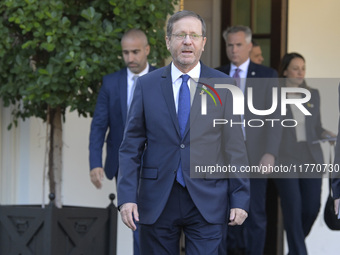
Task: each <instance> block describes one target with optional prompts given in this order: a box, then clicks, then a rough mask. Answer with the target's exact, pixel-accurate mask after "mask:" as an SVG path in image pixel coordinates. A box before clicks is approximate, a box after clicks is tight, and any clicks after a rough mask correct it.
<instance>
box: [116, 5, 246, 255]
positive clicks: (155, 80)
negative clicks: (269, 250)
mask: <svg viewBox="0 0 340 255" xmlns="http://www.w3.org/2000/svg"><path fill="white" fill-rule="evenodd" d="M205 34H206V26H205V22H204V20H203V19H202V18H201V17H200V16H199V15H197V14H196V13H194V12H191V11H180V12H177V13H176V14H174V15H173V16H171V17H170V19H169V21H168V24H167V36H166V44H167V48H168V50H169V51H170V53H171V56H172V59H173V62H172V63H171V64H170V65H168V66H166V67H163V68H160V69H158V70H156V71H153V72H151V73H150V74H147V75H145V76H143V77H141V78H139V79H138V81H137V87H136V92H135V96H134V98H133V101H132V104H131V110H130V113H129V117H128V122H127V126H126V129H125V133H124V138H123V142H122V145H121V147H120V151H119V162H120V171H119V173H118V206H119V209H120V214H121V217H122V220H123V222H124V223H125V224H126V225H127V226H128V227H129V228H131V229H133V230H135V229H136V226H135V224H134V219H135V220H136V221H139V237H140V248H141V254H144V255H150V254H157V255H158V254H179V239H180V235H181V232H182V231H183V232H184V234H185V237H186V243H185V249H186V254H188V255H192V254H195V255H199V254H202V255H206V254H210V255H213V254H216V255H217V254H218V246H219V244H220V242H221V239H222V232H223V230H224V229H225V228H226V222H227V220H228V218H229V224H230V225H238V224H242V223H243V221H244V220H245V218H246V217H247V212H246V210H248V202H249V180H248V179H246V178H239V177H238V176H237V175H236V176H233V178H225V177H226V176H222V178H219V177H220V176H219V177H216V176H215V175H213V174H210V173H202V176H200V177H203V178H192V176H191V175H192V174H193V173H192V172H190V171H192V169H193V166H194V164H196V160H197V162H199V163H198V164H204V163H206V161H209V162H211V164H220V165H224V166H227V165H229V166H233V167H235V169H237V170H239V169H240V168H241V166H242V165H247V155H246V150H245V145H244V141H243V137H242V131H241V129H240V127H239V126H236V127H235V126H233V127H230V126H228V125H219V126H218V127H215V128H214V127H213V125H212V124H213V123H212V121H213V119H231V120H234V121H239V116H238V115H233V114H232V97H231V93H230V91H229V90H227V89H220V90H218V93H219V97H220V98H222V100H223V107H222V106H219V107H218V106H215V105H214V103H213V100H212V99H211V98H210V100H207V114H206V115H202V114H201V95H200V94H201V93H200V91H201V89H202V88H203V87H202V83H201V81H202V78H209V79H207V80H208V81H205V82H204V83H205V84H206V85H205V86H214V84H213V82H210V81H211V80H213V79H212V78H225V79H227V81H226V82H227V83H230V82H233V81H232V80H231V79H229V78H228V76H226V75H225V74H223V73H221V72H218V71H216V70H214V69H211V68H208V67H206V66H205V65H203V64H202V63H201V62H200V61H199V60H200V57H201V54H202V51H203V50H204V45H205V42H206V37H205ZM194 78H196V79H199V80H198V82H196V81H195V80H194ZM209 83H210V84H209ZM189 88H191V90H190V91H195V92H194V93H190V92H189ZM192 88H193V89H192ZM196 88H197V89H196ZM216 90H217V89H216ZM189 114H190V117H189ZM202 149H204V153H205V154H203V153H202ZM193 162H194V163H193ZM209 164H210V163H209ZM198 166H200V165H198ZM209 177H212V178H209Z"/></svg>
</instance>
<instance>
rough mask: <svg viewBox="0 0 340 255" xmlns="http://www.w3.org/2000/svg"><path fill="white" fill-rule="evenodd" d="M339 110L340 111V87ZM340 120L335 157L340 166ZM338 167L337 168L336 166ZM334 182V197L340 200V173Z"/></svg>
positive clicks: (335, 174) (336, 174)
mask: <svg viewBox="0 0 340 255" xmlns="http://www.w3.org/2000/svg"><path fill="white" fill-rule="evenodd" d="M339 109H340V85H339ZM339 134H340V118H339V125H338V137H337V141H336V146H335V157H334V164H337V165H339V166H340V135H339ZM335 167H337V166H335ZM333 176H334V177H335V178H333V180H332V190H333V197H334V198H340V173H334V174H333Z"/></svg>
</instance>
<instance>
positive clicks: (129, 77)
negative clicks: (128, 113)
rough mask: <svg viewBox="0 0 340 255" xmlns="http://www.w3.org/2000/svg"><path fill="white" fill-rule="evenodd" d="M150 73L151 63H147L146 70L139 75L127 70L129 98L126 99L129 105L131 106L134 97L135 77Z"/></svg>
mask: <svg viewBox="0 0 340 255" xmlns="http://www.w3.org/2000/svg"><path fill="white" fill-rule="evenodd" d="M148 71H149V63H147V65H146V68H145V69H144V70H143V71H141V72H140V73H139V74H136V73H133V72H131V71H130V69H129V68H127V97H126V102H127V104H129V102H131V101H132V100H131V99H132V97H133V92H134V91H132V86H133V77H134V76H135V75H138V76H143V75H144V74H147V73H148ZM128 109H129V105H128Z"/></svg>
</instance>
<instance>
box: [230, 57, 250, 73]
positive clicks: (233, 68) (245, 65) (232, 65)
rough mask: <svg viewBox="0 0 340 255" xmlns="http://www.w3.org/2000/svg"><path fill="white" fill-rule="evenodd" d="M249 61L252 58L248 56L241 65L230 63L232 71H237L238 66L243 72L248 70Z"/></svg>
mask: <svg viewBox="0 0 340 255" xmlns="http://www.w3.org/2000/svg"><path fill="white" fill-rule="evenodd" d="M249 63H250V59H249V58H248V59H247V60H246V62H244V63H243V64H242V65H240V66H235V65H234V64H231V65H230V72H233V73H234V72H235V70H236V69H237V68H238V69H240V70H241V71H242V72H244V71H248V66H249Z"/></svg>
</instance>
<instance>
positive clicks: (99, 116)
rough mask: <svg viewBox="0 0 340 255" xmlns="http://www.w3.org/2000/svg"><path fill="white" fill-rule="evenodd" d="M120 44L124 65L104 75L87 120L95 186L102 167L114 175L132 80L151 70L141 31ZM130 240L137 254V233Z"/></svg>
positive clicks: (99, 183)
mask: <svg viewBox="0 0 340 255" xmlns="http://www.w3.org/2000/svg"><path fill="white" fill-rule="evenodd" d="M121 46H122V53H123V59H124V62H125V65H126V67H125V68H123V69H121V70H119V71H118V72H115V73H111V74H108V75H106V76H104V78H103V85H102V87H101V89H100V91H99V95H98V99H97V104H96V109H95V112H94V115H93V120H92V123H91V131H90V145H89V150H90V169H91V171H90V177H91V182H92V183H93V185H94V186H95V187H96V188H98V189H99V188H101V187H102V181H103V178H104V169H105V174H106V177H107V178H108V179H110V180H111V179H112V178H113V177H114V176H115V177H117V172H118V149H119V146H120V144H121V142H122V139H123V132H124V128H125V122H126V116H127V112H128V108H129V106H130V103H131V99H132V96H133V93H134V86H135V79H136V77H137V76H142V75H144V74H146V73H148V72H150V71H152V70H154V69H155V68H154V67H152V66H151V65H149V63H148V60H147V57H148V55H149V52H150V46H149V44H148V40H147V37H146V35H145V33H144V32H143V31H141V30H139V29H131V30H129V31H127V32H126V33H125V34H124V35H123V37H122V40H121ZM108 130H109V132H108V134H107V136H106V133H107V131H108ZM105 139H106V155H107V156H106V160H105V168H104V169H103V165H102V151H103V145H104V141H105ZM134 240H135V242H134V254H138V253H139V252H138V235H135V238H134Z"/></svg>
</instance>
